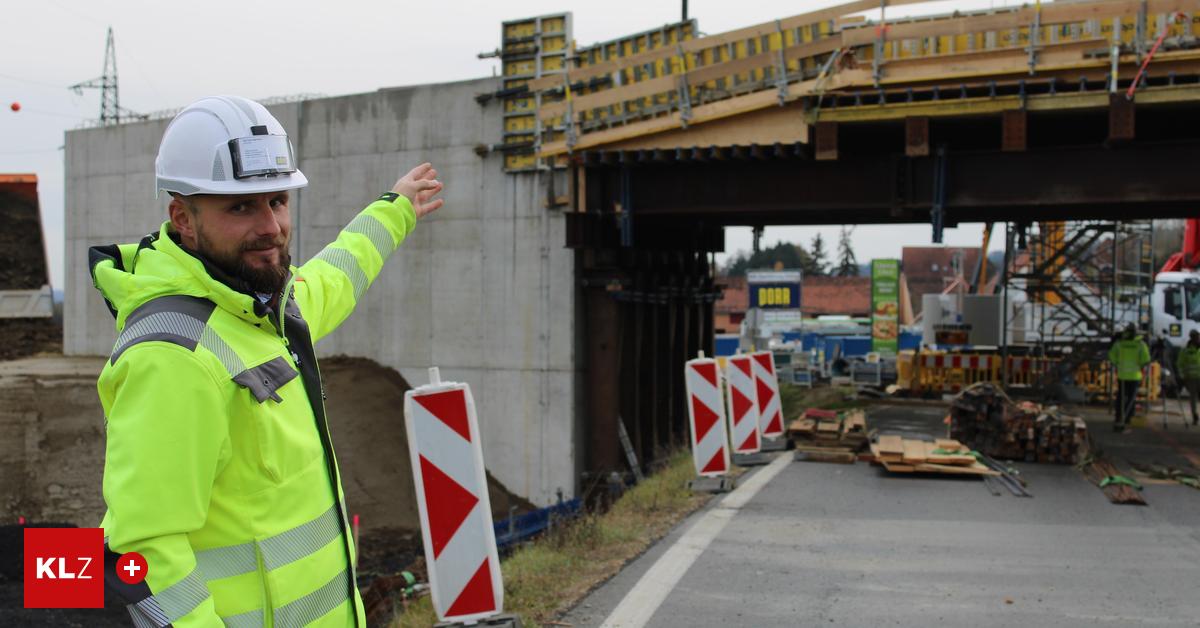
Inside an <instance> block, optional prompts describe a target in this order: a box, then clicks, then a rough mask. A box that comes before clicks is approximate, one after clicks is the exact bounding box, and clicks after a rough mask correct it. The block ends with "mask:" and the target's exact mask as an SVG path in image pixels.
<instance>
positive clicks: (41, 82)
mask: <svg viewBox="0 0 1200 628" xmlns="http://www.w3.org/2000/svg"><path fill="white" fill-rule="evenodd" d="M0 78H6V79H8V80H10V81H18V82H20V83H29V84H30V85H41V86H42V87H52V88H54V89H66V88H67V86H66V85H55V84H54V83H47V82H45V81H35V80H34V79H27V78H22V77H20V76H12V75H11V74H0Z"/></svg>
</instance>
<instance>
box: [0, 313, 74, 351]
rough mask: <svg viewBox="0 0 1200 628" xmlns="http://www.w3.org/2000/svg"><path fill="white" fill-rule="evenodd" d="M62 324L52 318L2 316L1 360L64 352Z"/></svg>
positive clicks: (0, 321) (0, 331)
mask: <svg viewBox="0 0 1200 628" xmlns="http://www.w3.org/2000/svg"><path fill="white" fill-rule="evenodd" d="M62 336H63V330H62V325H61V324H59V323H58V322H57V321H55V320H54V319H52V318H0V361H3V360H15V359H17V358H23V357H26V356H31V355H37V354H39V353H62Z"/></svg>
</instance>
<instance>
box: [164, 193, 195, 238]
mask: <svg viewBox="0 0 1200 628" xmlns="http://www.w3.org/2000/svg"><path fill="white" fill-rule="evenodd" d="M167 215H168V216H169V217H170V219H171V227H173V228H174V229H175V233H178V234H179V238H180V239H181V240H182V241H183V243H184V244H187V245H190V246H192V247H194V246H195V242H196V214H195V212H193V210H192V208H191V207H190V203H188V202H187V201H186V200H184V199H183V198H181V197H178V196H172V197H171V204H170V205H167Z"/></svg>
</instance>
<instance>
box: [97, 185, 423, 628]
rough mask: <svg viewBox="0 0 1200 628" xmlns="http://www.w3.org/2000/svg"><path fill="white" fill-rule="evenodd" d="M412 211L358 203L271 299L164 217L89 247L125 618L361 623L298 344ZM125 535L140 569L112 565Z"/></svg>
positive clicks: (110, 556)
mask: <svg viewBox="0 0 1200 628" xmlns="http://www.w3.org/2000/svg"><path fill="white" fill-rule="evenodd" d="M415 223H416V214H415V213H414V211H413V208H412V205H411V203H409V201H408V199H406V198H405V197H403V196H397V195H396V194H391V193H389V194H385V195H384V196H383V197H381V198H380V199H379V200H377V201H375V202H373V203H371V204H370V205H369V206H368V207H367V208H366V209H364V210H363V211H362V212H361V213H360V214H358V216H357V217H356V218H355V219H354V220H353V221H351V222H350V224H349V225H348V226H347V227H346V228H345V229H344V230H342V232H341V233H340V234H339V235H338V237H337V239H336V240H335V241H334V242H333V243H332V244H330V245H329V246H327V247H325V249H324V250H322V251H321V252H320V253H318V254H317V255H316V256H315V257H314V258H313V259H311V260H310V261H308V262H307V263H306V264H304V265H303V266H300V267H299V268H296V267H293V268H292V269H291V272H292V276H291V277H290V278H289V280H288V283H287V287H286V288H285V289H284V292H283V295H284V298H283V299H281V300H280V303H283V304H285V305H284V306H282V307H281V309H283V310H284V312H283V315H282V316H280V315H278V314H277V313H275V312H272V311H270V308H269V307H268V306H266V305H263V304H262V303H261V302H260V301H259V300H258V299H256V298H254V297H253V296H250V294H248V293H244V292H241V291H238V290H235V289H234V288H233V287H231V285H236V283H237V282H236V280H231V279H229V278H227V277H224V275H223V273H221V271H220V270H218V269H216V268H215V267H213V266H211V265H210V264H209V263H207V262H205V261H202V260H201V258H199V257H197V256H194V255H192V254H191V253H189V252H188V251H186V250H184V249H183V248H181V247H180V245H179V244H178V236H177V235H175V234H173V233H172V232H170V231H169V230H168V226H169V225H170V223H169V222H168V223H164V224H163V225H162V228H161V230H160V231H159V232H158V233H157V234H153V235H150V236H147V237H146V238H145V239H143V240H142V242H141V243H140V244H128V245H112V246H107V247H96V248H93V249H91V251H90V252H89V262H90V264H91V267H92V277H93V280H94V282H95V285H96V287H97V288H98V289H99V290H100V292H101V293H102V294H103V295H104V298H105V300H106V301H107V303H108V305H109V307H110V309H111V310H112V311H113V314H114V316H115V317H116V326H117V331H118V334H119V335H118V338H117V341H116V344H115V346H114V348H113V352H112V356H111V357H110V359H109V360H108V362H107V363H106V364H105V367H104V370H103V372H102V373H101V374H100V379H99V382H98V384H97V387H98V389H99V394H100V401H101V404H102V405H103V407H104V416H105V420H106V433H107V442H106V446H105V460H104V481H103V491H104V501H105V504H106V506H107V508H108V511H107V512H106V514H105V515H104V521H103V522H102V523H101V527H102V528H104V535H105V538H106V543H107V547H106V552H107V553H106V557H107V558H106V561H105V562H106V566H105V567H106V568H105V574H106V578H105V579H106V583H107V584H109V585H110V589H109V595H112V594H113V593H114V590H115V591H116V592H117V593H119V594H120V595H121V596H122V597H124V598H125V600H126V602H127V604H128V605H129V610H130V613H131V615H132V616H133V618H134V623H135V624H136V625H138V626H164V625H167V624H172V625H174V626H178V627H179V628H186V627H190V626H222V625H224V626H304V625H314V626H339V627H341V626H353V625H358V626H366V621H365V618H364V609H363V604H362V599H361V597H360V596H359V593H358V590H357V586H356V584H355V559H354V556H355V552H354V547H353V542H352V540H351V535H350V532H349V521H348V520H347V517H346V506H345V501H344V496H343V493H342V488H341V480H340V477H339V474H338V468H337V461H336V460H335V458H334V454H333V446H332V443H331V442H330V436H329V427H328V423H327V421H326V416H325V408H324V404H323V402H322V399H323V398H324V391H323V389H322V387H321V377H320V372H319V370H318V368H317V360H316V355H315V353H314V351H313V343H315V342H317V341H318V340H320V339H321V338H322V337H324V336H325V335H326V334H328V333H330V332H331V331H333V330H334V329H335V328H337V326H338V325H339V324H341V322H342V321H343V320H345V319H346V317H347V316H349V315H350V313H351V312H352V311H353V310H354V306H355V304H356V303H357V301H358V299H359V298H360V297H361V296H362V294H363V292H364V291H365V290H366V289H367V286H369V285H370V284H371V282H372V281H373V280H374V278H375V277H376V275H378V274H379V271H380V270H381V269H382V267H383V264H384V261H385V260H387V258H388V256H389V255H391V253H392V252H393V251H394V250H395V249H396V247H397V246H398V245H399V243H400V242H401V241H402V240H403V239H404V237H405V236H406V235H407V234H408V233H409V232H411V231H412V229H413V226H414V225H415ZM219 277H220V278H222V279H218V278H219ZM125 552H138V553H140V554H141V555H142V556H144V557H145V559H146V561H147V572H146V579H145V581H144V582H142V583H140V584H138V585H135V586H130V585H126V584H124V583H122V582H120V581H119V580H117V579H116V576H115V574H114V567H113V565H114V563H115V559H116V557H117V556H118V555H120V554H123V553H125Z"/></svg>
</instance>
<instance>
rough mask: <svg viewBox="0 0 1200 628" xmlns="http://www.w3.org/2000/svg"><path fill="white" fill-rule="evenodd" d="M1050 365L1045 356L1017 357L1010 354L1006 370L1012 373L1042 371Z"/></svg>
mask: <svg viewBox="0 0 1200 628" xmlns="http://www.w3.org/2000/svg"><path fill="white" fill-rule="evenodd" d="M1049 366H1050V361H1049V360H1047V359H1045V358H1017V357H1012V356H1010V357H1009V358H1008V370H1009V372H1012V373H1028V372H1030V371H1034V372H1038V373H1041V372H1044V371H1045V370H1046V369H1047V368H1048V367H1049Z"/></svg>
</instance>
